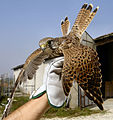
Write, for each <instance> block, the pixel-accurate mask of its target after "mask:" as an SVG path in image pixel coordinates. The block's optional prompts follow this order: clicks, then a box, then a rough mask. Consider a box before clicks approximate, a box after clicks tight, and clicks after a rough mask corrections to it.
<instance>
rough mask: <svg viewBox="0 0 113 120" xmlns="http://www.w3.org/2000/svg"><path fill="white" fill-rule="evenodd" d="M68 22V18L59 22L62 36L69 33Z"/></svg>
mask: <svg viewBox="0 0 113 120" xmlns="http://www.w3.org/2000/svg"><path fill="white" fill-rule="evenodd" d="M69 27H70V22H69V20H68V17H66V18H65V20H64V21H63V20H62V22H61V31H62V35H63V36H66V35H67V34H68V32H69Z"/></svg>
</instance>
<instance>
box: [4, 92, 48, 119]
mask: <svg viewBox="0 0 113 120" xmlns="http://www.w3.org/2000/svg"><path fill="white" fill-rule="evenodd" d="M49 108H50V105H49V104H48V99H47V95H46V93H45V94H44V95H42V96H41V97H39V98H37V99H31V100H30V101H29V102H27V103H26V104H24V105H23V106H21V107H20V108H18V109H17V110H15V111H14V112H13V113H11V114H10V115H9V116H8V117H6V118H5V119H4V120H39V119H40V118H41V116H42V115H43V114H44V113H45V112H46V111H47V110H48V109H49Z"/></svg>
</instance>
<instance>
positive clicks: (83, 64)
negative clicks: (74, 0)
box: [61, 4, 103, 110]
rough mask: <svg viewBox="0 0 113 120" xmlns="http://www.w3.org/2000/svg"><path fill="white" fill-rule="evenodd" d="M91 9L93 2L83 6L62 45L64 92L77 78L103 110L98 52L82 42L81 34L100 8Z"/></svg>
mask: <svg viewBox="0 0 113 120" xmlns="http://www.w3.org/2000/svg"><path fill="white" fill-rule="evenodd" d="M91 10H92V5H91V4H90V5H89V6H88V7H87V4H84V5H83V6H82V8H81V10H80V12H79V14H78V16H77V19H76V21H75V24H74V25H73V27H72V30H71V32H70V33H69V35H67V38H66V39H65V41H63V43H62V45H61V49H62V52H63V55H64V65H63V71H62V81H63V82H62V84H63V89H64V93H65V95H66V96H68V95H69V92H70V89H71V87H72V84H73V81H74V80H76V81H77V83H78V84H79V85H80V87H81V88H82V89H83V90H84V92H85V94H86V96H87V97H88V98H89V99H90V100H93V101H94V103H95V104H97V106H98V107H99V108H100V109H101V110H103V106H102V103H103V100H102V94H101V91H100V88H101V83H102V75H101V70H100V68H99V66H100V63H99V58H98V54H97V52H96V51H95V50H93V49H92V48H90V47H87V46H84V45H81V44H80V38H81V35H82V34H83V32H84V31H85V30H86V28H87V27H88V25H89V23H90V22H91V20H92V19H93V17H94V15H95V14H96V12H97V10H98V8H96V9H95V10H94V11H93V12H92V13H91Z"/></svg>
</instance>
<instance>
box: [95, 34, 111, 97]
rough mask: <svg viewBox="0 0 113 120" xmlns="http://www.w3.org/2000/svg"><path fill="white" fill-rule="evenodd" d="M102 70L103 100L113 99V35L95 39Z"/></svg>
mask: <svg viewBox="0 0 113 120" xmlns="http://www.w3.org/2000/svg"><path fill="white" fill-rule="evenodd" d="M94 41H95V44H96V46H97V52H98V54H99V58H100V63H101V70H102V76H103V78H102V80H103V82H102V94H103V98H109V97H113V33H110V34H107V35H103V36H100V37H98V38H95V39H94Z"/></svg>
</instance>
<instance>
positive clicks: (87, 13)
mask: <svg viewBox="0 0 113 120" xmlns="http://www.w3.org/2000/svg"><path fill="white" fill-rule="evenodd" d="M92 8H93V5H92V4H90V5H89V6H88V5H87V3H85V4H84V5H83V6H82V8H81V10H80V12H79V13H78V16H77V18H76V20H75V23H74V25H73V27H72V29H71V31H70V33H69V35H70V36H76V37H78V38H81V36H82V34H83V32H84V31H85V30H86V28H87V27H88V25H89V24H90V22H91V21H92V19H93V18H94V16H95V15H96V13H97V10H98V8H99V7H97V8H96V9H95V10H94V11H93V12H91V10H92Z"/></svg>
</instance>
